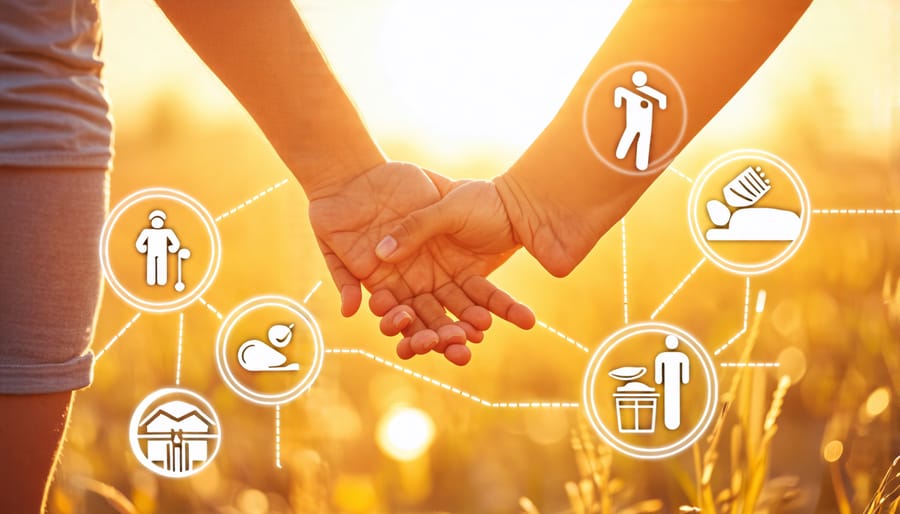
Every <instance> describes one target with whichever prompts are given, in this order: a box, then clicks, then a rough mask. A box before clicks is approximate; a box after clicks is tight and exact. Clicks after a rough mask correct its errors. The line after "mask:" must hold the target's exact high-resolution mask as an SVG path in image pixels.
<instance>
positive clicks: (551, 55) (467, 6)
mask: <svg viewBox="0 0 900 514" xmlns="http://www.w3.org/2000/svg"><path fill="white" fill-rule="evenodd" d="M623 10H624V3H623V2H621V1H619V2H583V1H577V2H567V3H550V2H544V1H540V2H536V1H525V2H523V1H518V2H510V1H503V0H498V1H496V2H483V1H478V0H460V1H457V2H452V3H451V2H438V1H423V0H397V1H395V2H393V3H392V4H391V6H390V8H389V10H388V11H387V13H386V17H385V21H384V23H383V25H382V31H381V36H380V47H379V49H378V51H377V54H378V58H379V60H380V61H381V63H382V72H383V78H384V79H385V80H386V81H387V88H386V92H387V93H388V94H389V95H390V98H388V99H386V100H388V101H387V102H386V103H384V104H383V105H389V106H391V109H392V110H391V111H390V112H388V111H387V110H383V109H372V111H373V112H367V115H368V117H369V119H370V121H371V122H372V123H373V125H379V126H384V124H385V123H384V122H385V121H387V118H389V119H391V120H394V121H396V120H403V122H404V124H405V125H408V126H406V127H394V128H395V129H396V128H401V129H402V130H404V131H406V130H409V129H412V131H411V132H410V133H414V134H417V137H418V138H422V139H425V140H427V142H428V144H429V145H428V146H429V147H434V146H436V147H438V148H440V147H443V148H445V149H450V151H453V150H457V149H459V147H460V146H466V147H470V146H474V147H477V146H487V145H490V146H496V145H501V146H509V145H514V146H516V147H519V149H521V147H522V146H525V145H527V144H529V143H530V142H531V141H532V140H533V139H534V137H535V136H536V135H537V134H538V133H539V132H540V130H541V129H543V127H544V126H545V125H546V124H547V122H548V121H549V120H550V119H551V118H552V116H553V115H554V114H555V113H556V110H557V109H558V108H559V106H560V104H561V103H562V101H563V100H564V99H565V97H566V95H567V94H568V92H569V91H570V90H571V87H572V85H573V84H574V83H575V81H576V80H577V78H578V77H579V76H580V74H581V72H582V71H583V69H584V67H585V66H586V65H587V62H588V61H589V60H590V58H591V57H592V56H593V55H594V53H595V52H596V51H597V48H598V47H599V46H600V44H601V43H602V41H603V40H604V39H605V37H606V36H607V34H608V33H609V31H610V30H611V29H612V27H613V25H614V24H615V22H616V21H617V20H618V18H619V16H620V15H621V12H622V11H623ZM350 86H351V89H352V88H353V85H350ZM385 128H386V127H385ZM430 149H431V148H430Z"/></svg>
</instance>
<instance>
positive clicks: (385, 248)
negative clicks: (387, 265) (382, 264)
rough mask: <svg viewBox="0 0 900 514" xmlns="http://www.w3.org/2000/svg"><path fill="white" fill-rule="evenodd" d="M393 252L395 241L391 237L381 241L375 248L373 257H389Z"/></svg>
mask: <svg viewBox="0 0 900 514" xmlns="http://www.w3.org/2000/svg"><path fill="white" fill-rule="evenodd" d="M395 251H397V240H396V239H394V238H393V237H391V236H387V237H385V238H384V239H382V240H381V242H380V243H378V246H376V247H375V255H377V256H378V258H380V259H386V258H388V257H390V256H391V254H392V253H394V252H395Z"/></svg>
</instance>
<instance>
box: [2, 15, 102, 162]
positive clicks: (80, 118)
mask: <svg viewBox="0 0 900 514" xmlns="http://www.w3.org/2000/svg"><path fill="white" fill-rule="evenodd" d="M100 46H101V31H100V14H99V12H98V6H97V0H94V1H92V0H0V166H7V167H26V168H40V167H46V168H108V167H109V166H110V163H111V160H112V146H111V145H112V118H111V117H110V114H109V102H108V101H107V99H106V95H105V92H104V88H103V82H102V81H101V78H100V74H101V71H102V69H103V62H102V61H101V60H100V56H99V54H100Z"/></svg>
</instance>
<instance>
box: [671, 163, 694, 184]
mask: <svg viewBox="0 0 900 514" xmlns="http://www.w3.org/2000/svg"><path fill="white" fill-rule="evenodd" d="M668 169H669V170H670V171H671V172H672V173H674V174H676V175H678V176H679V177H681V178H683V179H684V180H686V181H687V182H688V183H689V184H693V183H694V179H692V178H691V177H689V176H687V175H685V174H684V173H682V172H680V171H678V168H676V167H674V166H669V168H668Z"/></svg>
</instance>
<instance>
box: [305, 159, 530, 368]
mask: <svg viewBox="0 0 900 514" xmlns="http://www.w3.org/2000/svg"><path fill="white" fill-rule="evenodd" d="M442 199H444V200H450V201H449V202H443V203H439V202H440V201H441V200H442ZM438 205H440V206H441V209H440V210H437V209H435V208H434V207H436V206H438ZM309 218H310V223H311V224H312V227H313V231H314V232H315V234H316V238H317V241H318V244H319V246H320V248H321V250H322V253H323V255H324V256H325V261H326V264H327V266H328V269H329V271H330V273H331V276H332V278H333V280H334V283H335V285H336V286H337V288H338V290H339V291H340V295H341V312H342V313H343V314H344V315H345V316H351V315H353V314H354V313H356V312H357V311H358V309H359V307H360V304H361V303H362V291H361V286H365V287H366V289H367V290H368V291H369V292H370V293H371V297H370V301H369V308H370V310H371V311H372V313H374V314H375V315H376V316H380V317H381V318H382V319H381V324H380V328H381V331H382V332H383V333H384V334H385V335H388V336H394V335H397V334H402V335H403V338H402V339H401V340H400V342H399V343H398V345H397V354H398V355H399V356H400V357H401V358H404V359H408V358H411V357H412V356H414V355H416V354H423V353H427V352H429V351H432V350H434V351H437V352H440V353H443V354H444V355H445V356H446V358H447V359H448V360H450V361H451V362H453V363H455V364H458V365H463V364H466V363H468V362H469V360H470V358H471V352H470V350H469V348H468V347H467V346H466V343H467V342H473V343H477V342H480V341H481V340H482V339H483V337H484V335H483V332H484V331H485V330H487V329H488V328H489V327H490V326H491V314H493V315H496V316H499V317H500V318H502V319H505V320H507V321H509V322H511V323H513V324H515V325H516V326H519V327H521V328H524V329H528V328H531V327H532V326H533V325H534V323H535V318H534V314H533V313H532V312H531V310H530V309H529V308H528V307H527V306H525V305H523V304H522V303H519V302H518V301H516V300H515V299H514V298H512V297H511V296H510V295H509V294H507V293H506V292H504V291H502V290H501V289H499V288H498V287H496V286H495V285H493V284H492V283H491V282H490V281H488V280H487V278H486V277H487V275H488V274H489V273H490V272H492V271H493V270H495V269H496V268H497V267H498V266H500V265H501V264H503V263H504V262H505V261H506V260H507V259H508V258H509V257H510V256H511V255H512V254H513V253H514V252H515V251H516V250H517V249H518V248H519V246H520V244H519V242H518V241H517V239H516V237H515V236H514V232H513V228H512V224H511V223H510V221H509V217H508V215H507V213H506V210H505V208H504V205H503V202H502V201H501V199H500V197H499V195H498V194H497V193H496V190H495V188H494V185H493V183H491V182H486V181H456V182H454V181H451V180H449V179H447V178H445V177H443V176H441V175H438V174H436V173H433V172H428V171H425V170H423V169H422V168H420V167H418V166H416V165H413V164H408V163H401V162H387V163H384V164H381V165H379V166H376V167H375V168H372V169H370V170H368V171H366V172H364V173H362V174H360V175H358V176H356V177H354V178H352V179H351V180H349V181H348V182H347V183H345V184H341V185H339V186H335V187H332V188H330V189H328V190H325V191H319V192H314V193H312V194H310V204H309ZM448 313H449V314H448ZM450 315H452V317H451V316H450Z"/></svg>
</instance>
